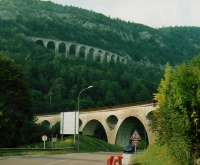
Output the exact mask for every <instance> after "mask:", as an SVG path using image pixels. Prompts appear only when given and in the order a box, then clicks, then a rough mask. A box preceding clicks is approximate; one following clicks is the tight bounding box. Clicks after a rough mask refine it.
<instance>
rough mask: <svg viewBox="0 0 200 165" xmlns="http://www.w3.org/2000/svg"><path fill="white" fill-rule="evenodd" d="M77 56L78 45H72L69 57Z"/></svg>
mask: <svg viewBox="0 0 200 165" xmlns="http://www.w3.org/2000/svg"><path fill="white" fill-rule="evenodd" d="M75 55H76V45H75V44H72V45H70V47H69V56H71V57H75Z"/></svg>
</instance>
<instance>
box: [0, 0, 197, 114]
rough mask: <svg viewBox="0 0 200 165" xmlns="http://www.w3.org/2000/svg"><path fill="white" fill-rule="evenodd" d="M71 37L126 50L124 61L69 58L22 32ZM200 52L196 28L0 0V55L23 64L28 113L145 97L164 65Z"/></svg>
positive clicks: (31, 0)
mask: <svg viewBox="0 0 200 165" xmlns="http://www.w3.org/2000/svg"><path fill="white" fill-rule="evenodd" d="M30 36H35V37H44V38H51V39H57V40H63V41H74V42H78V43H82V44H86V45H91V46H95V47H99V48H102V49H105V50H110V51H111V52H115V53H117V54H119V55H122V56H126V55H129V56H130V57H131V58H132V61H131V62H130V63H129V65H123V64H117V65H115V64H113V63H111V64H107V63H103V64H100V63H95V62H93V61H84V60H81V59H76V60H70V59H67V58H62V57H58V56H55V54H54V52H52V51H51V50H48V49H46V48H44V47H41V46H39V45H37V44H35V43H34V42H32V41H30V40H29V39H28V38H27V37H30ZM199 52H200V28H197V27H176V28H171V27H169V28H161V29H154V28H151V27H148V26H145V25H141V24H136V23H130V22H124V21H121V20H118V19H111V18H109V17H106V16H104V15H102V14H98V13H95V12H92V11H87V10H84V9H79V8H75V7H69V6H61V5H57V4H54V3H51V2H43V1H39V0H0V54H3V55H8V56H10V57H11V58H13V59H14V60H15V61H16V62H17V63H18V64H20V65H21V66H22V67H23V70H24V74H25V75H26V78H27V82H28V84H29V88H30V94H31V96H32V110H33V111H34V112H35V113H47V112H48V113H50V112H58V111H63V110H65V111H67V110H71V109H75V108H76V107H77V95H78V93H79V91H80V90H81V89H83V88H85V87H87V86H89V85H93V86H94V88H93V89H91V90H90V91H87V93H85V94H83V95H82V98H81V109H82V108H91V107H101V106H111V105H119V104H127V103H132V102H141V101H151V100H152V97H153V93H154V92H156V89H157V86H158V84H159V82H160V79H161V77H162V73H163V68H164V64H166V63H167V62H170V63H171V64H173V65H176V64H178V63H180V62H182V61H186V60H188V59H190V58H192V57H193V56H194V55H196V54H198V53H199Z"/></svg>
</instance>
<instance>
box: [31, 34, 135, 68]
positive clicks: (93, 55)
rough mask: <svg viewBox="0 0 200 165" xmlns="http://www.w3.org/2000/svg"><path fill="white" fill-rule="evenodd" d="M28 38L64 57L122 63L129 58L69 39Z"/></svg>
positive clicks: (126, 61) (129, 58) (125, 62)
mask: <svg viewBox="0 0 200 165" xmlns="http://www.w3.org/2000/svg"><path fill="white" fill-rule="evenodd" d="M28 38H29V39H30V40H32V41H33V42H35V43H36V44H38V45H41V46H43V47H45V48H47V49H50V50H53V51H54V52H55V54H59V55H62V56H63V57H65V58H70V57H71V58H74V57H76V58H81V59H84V60H89V59H91V60H93V61H96V62H101V63H103V62H107V63H111V62H113V63H122V64H127V63H128V60H131V57H130V56H129V55H126V56H121V55H118V54H116V53H113V52H110V51H107V50H103V49H101V48H97V47H92V46H89V45H85V44H80V43H76V42H70V41H60V40H54V39H48V38H39V37H28Z"/></svg>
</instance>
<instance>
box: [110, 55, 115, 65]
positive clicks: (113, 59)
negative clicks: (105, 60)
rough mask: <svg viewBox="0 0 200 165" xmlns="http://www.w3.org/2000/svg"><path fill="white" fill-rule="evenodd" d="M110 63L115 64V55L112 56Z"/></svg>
mask: <svg viewBox="0 0 200 165" xmlns="http://www.w3.org/2000/svg"><path fill="white" fill-rule="evenodd" d="M110 62H111V63H113V64H114V63H115V55H114V54H112V55H111V60H110Z"/></svg>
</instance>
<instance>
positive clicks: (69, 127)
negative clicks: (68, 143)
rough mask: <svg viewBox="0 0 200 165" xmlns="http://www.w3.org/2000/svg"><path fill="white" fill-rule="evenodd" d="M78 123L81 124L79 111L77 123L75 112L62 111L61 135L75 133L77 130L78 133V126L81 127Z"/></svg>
mask: <svg viewBox="0 0 200 165" xmlns="http://www.w3.org/2000/svg"><path fill="white" fill-rule="evenodd" d="M78 125H79V113H78V112H76V124H75V112H61V113H60V134H61V135H73V134H75V132H76V134H78V128H79V126H78ZM75 127H76V128H75ZM75 130H76V131H75Z"/></svg>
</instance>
